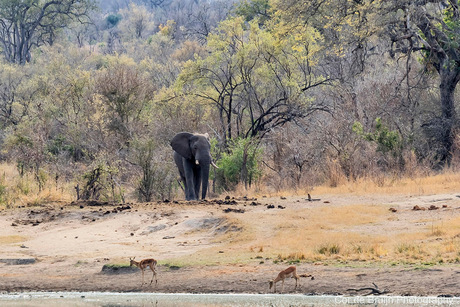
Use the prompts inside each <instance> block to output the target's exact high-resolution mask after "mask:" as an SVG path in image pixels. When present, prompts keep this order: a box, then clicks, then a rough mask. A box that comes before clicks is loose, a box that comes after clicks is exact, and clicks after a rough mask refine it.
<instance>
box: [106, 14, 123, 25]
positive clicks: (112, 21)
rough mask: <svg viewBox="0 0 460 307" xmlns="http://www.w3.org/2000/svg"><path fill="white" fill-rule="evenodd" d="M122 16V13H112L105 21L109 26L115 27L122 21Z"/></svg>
mask: <svg viewBox="0 0 460 307" xmlns="http://www.w3.org/2000/svg"><path fill="white" fill-rule="evenodd" d="M121 18H122V17H121V15H120V14H110V15H109V16H107V17H106V18H105V21H106V23H107V26H108V27H109V28H113V27H115V26H116V25H117V24H118V23H119V22H120V21H121Z"/></svg>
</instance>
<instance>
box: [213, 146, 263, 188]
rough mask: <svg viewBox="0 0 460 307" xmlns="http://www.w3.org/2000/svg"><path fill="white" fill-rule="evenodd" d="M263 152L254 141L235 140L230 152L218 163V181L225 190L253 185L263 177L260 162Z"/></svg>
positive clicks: (224, 154) (229, 149)
mask: <svg viewBox="0 0 460 307" xmlns="http://www.w3.org/2000/svg"><path fill="white" fill-rule="evenodd" d="M261 155H262V150H261V148H259V146H258V144H257V142H255V140H254V139H250V138H247V139H242V138H238V139H234V140H232V141H231V142H230V144H229V148H228V152H226V153H223V154H222V158H221V159H220V161H219V162H218V166H219V169H218V171H217V176H218V179H219V180H218V181H219V182H220V183H221V184H222V187H223V188H224V189H233V188H235V186H236V185H237V184H238V183H240V182H242V183H244V184H245V185H246V186H247V185H248V184H249V185H251V184H252V183H253V182H254V181H256V180H257V179H258V178H260V176H261V175H262V172H261V170H260V167H259V160H260V157H261Z"/></svg>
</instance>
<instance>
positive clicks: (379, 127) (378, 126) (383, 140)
mask: <svg viewBox="0 0 460 307" xmlns="http://www.w3.org/2000/svg"><path fill="white" fill-rule="evenodd" d="M353 131H354V132H355V133H356V134H358V135H359V136H361V137H363V138H364V139H365V140H367V141H369V142H373V143H375V144H376V145H377V151H378V152H381V153H383V154H387V153H392V154H393V155H394V156H396V155H398V154H399V153H400V152H401V150H402V145H403V142H402V138H401V135H400V134H399V133H398V132H397V131H395V130H393V131H391V130H390V129H389V128H388V127H387V126H385V125H384V124H383V123H382V119H381V118H380V117H378V118H377V119H376V120H375V131H374V132H369V133H366V132H364V128H363V125H362V124H361V123H360V122H355V123H354V124H353Z"/></svg>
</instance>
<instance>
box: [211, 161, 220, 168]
mask: <svg viewBox="0 0 460 307" xmlns="http://www.w3.org/2000/svg"><path fill="white" fill-rule="evenodd" d="M211 165H212V166H214V167H215V168H219V167H218V166H217V165H216V164H214V162H213V161H211Z"/></svg>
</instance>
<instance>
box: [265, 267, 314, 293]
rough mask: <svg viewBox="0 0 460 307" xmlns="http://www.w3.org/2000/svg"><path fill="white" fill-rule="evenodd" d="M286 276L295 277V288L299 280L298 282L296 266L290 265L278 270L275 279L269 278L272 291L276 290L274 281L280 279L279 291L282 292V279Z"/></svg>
mask: <svg viewBox="0 0 460 307" xmlns="http://www.w3.org/2000/svg"><path fill="white" fill-rule="evenodd" d="M309 276H310V275H309ZM286 278H295V288H297V284H298V283H299V285H300V282H299V280H300V276H299V275H297V269H296V267H295V266H290V267H288V268H287V269H286V270H284V271H281V272H279V274H278V276H277V277H276V278H275V279H273V280H270V282H269V284H270V289H271V288H272V287H273V286H274V289H273V292H276V283H277V282H279V281H281V292H283V291H284V280H285V279H286ZM295 288H294V289H295Z"/></svg>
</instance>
